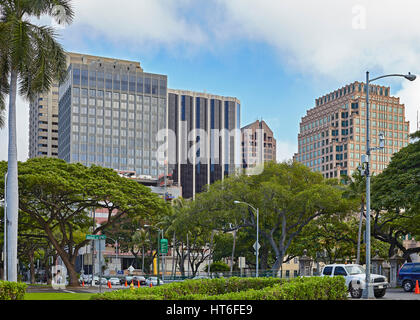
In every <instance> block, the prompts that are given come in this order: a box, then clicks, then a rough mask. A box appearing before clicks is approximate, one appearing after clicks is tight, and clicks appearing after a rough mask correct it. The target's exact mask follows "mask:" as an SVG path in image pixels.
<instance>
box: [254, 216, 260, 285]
mask: <svg viewBox="0 0 420 320" xmlns="http://www.w3.org/2000/svg"><path fill="white" fill-rule="evenodd" d="M259 225H260V224H259V210H258V208H257V244H256V246H255V247H256V249H257V250H256V255H257V265H256V270H255V277H257V278H258V276H259V274H258V256H259V249H260V248H259V246H260V245H259V242H258V240H259V239H258V236H259V233H260V232H259Z"/></svg>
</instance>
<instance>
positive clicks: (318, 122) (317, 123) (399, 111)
mask: <svg viewBox="0 0 420 320" xmlns="http://www.w3.org/2000/svg"><path fill="white" fill-rule="evenodd" d="M361 105H362V107H361V110H360V115H361V116H362V117H363V116H365V110H364V109H365V108H364V106H365V104H364V103H362V104H361ZM353 106H354V107H355V108H357V107H358V103H354V104H352V107H353ZM341 109H345V110H346V109H348V104H345V105H343V106H342V107H341ZM372 110H379V111H383V112H389V113H392V112H393V113H394V115H392V114H388V115H385V114H383V113H379V112H378V119H384V120H385V119H388V120H389V121H399V122H403V116H402V115H403V108H402V107H395V106H385V105H376V104H371V111H372ZM397 114H398V115H400V116H397ZM348 116H349V113H348V112H342V113H341V118H343V119H346V118H348ZM370 116H371V117H372V118H373V119H375V118H376V116H377V113H376V112H370ZM334 119H335V120H338V119H339V113H335V114H333V115H329V116H327V117H324V118H323V119H318V120H315V121H313V122H311V123H309V124H306V125H301V128H300V129H301V132H305V131H308V130H311V129H314V128H318V127H320V126H323V125H325V124H327V123H330V122H331V121H333V120H334Z"/></svg>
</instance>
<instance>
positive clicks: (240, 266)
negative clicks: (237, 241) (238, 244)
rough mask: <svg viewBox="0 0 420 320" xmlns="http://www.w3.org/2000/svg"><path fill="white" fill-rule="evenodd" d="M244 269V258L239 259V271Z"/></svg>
mask: <svg viewBox="0 0 420 320" xmlns="http://www.w3.org/2000/svg"><path fill="white" fill-rule="evenodd" d="M243 268H245V257H239V269H243Z"/></svg>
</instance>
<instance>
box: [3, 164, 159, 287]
mask: <svg viewBox="0 0 420 320" xmlns="http://www.w3.org/2000/svg"><path fill="white" fill-rule="evenodd" d="M6 167H7V164H6V163H5V162H2V163H0V174H1V175H2V176H3V174H4V172H5V170H6ZM2 185H3V184H2ZM19 187H20V189H19V190H20V191H19V207H20V209H21V211H22V212H23V213H24V214H26V215H28V217H30V219H32V220H33V221H34V223H36V224H37V225H38V226H39V227H40V228H41V229H42V230H43V232H44V233H45V234H46V236H47V237H48V240H49V241H50V242H51V243H52V245H53V246H54V248H55V250H57V252H58V254H59V256H60V257H61V258H62V260H63V263H64V264H65V266H66V268H67V270H68V272H69V277H70V281H69V283H70V285H71V286H78V277H77V273H76V270H75V262H76V258H77V255H78V251H79V249H80V248H82V247H83V246H85V245H86V244H88V242H89V241H90V240H86V234H87V232H89V228H90V227H91V225H92V218H91V217H90V216H89V210H92V209H101V210H102V211H105V213H106V214H107V219H106V222H104V223H102V224H101V225H99V226H95V228H94V230H93V231H91V232H92V234H98V233H104V232H105V230H106V229H107V228H109V227H110V226H111V225H112V224H113V223H115V222H116V221H118V220H119V219H120V217H121V216H123V215H127V216H130V217H132V218H133V219H140V218H141V219H144V220H147V219H148V217H153V216H155V215H158V212H164V211H166V210H167V207H166V205H165V203H164V202H163V200H162V199H160V198H159V197H158V196H157V195H155V194H153V193H152V192H151V191H150V189H149V188H147V187H145V186H143V185H141V184H139V183H137V182H135V181H132V180H129V179H126V178H123V177H120V176H119V175H118V174H117V173H116V172H115V171H114V170H112V169H107V168H102V167H98V166H91V167H89V168H88V167H85V166H83V165H81V164H79V163H77V164H68V163H66V162H65V161H63V160H60V159H53V158H37V159H30V160H28V161H27V162H24V163H20V164H19ZM0 188H1V187H0ZM3 192H4V190H3V189H0V194H3Z"/></svg>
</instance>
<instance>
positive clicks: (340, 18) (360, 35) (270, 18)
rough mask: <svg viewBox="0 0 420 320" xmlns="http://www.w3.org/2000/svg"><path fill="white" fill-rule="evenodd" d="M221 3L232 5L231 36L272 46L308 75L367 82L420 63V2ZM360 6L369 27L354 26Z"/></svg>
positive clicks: (286, 0) (266, 0)
mask: <svg viewBox="0 0 420 320" xmlns="http://www.w3.org/2000/svg"><path fill="white" fill-rule="evenodd" d="M218 1H219V3H223V4H224V5H225V7H226V11H225V20H226V21H228V22H226V26H227V28H226V31H225V36H226V33H229V32H230V34H231V37H238V36H240V37H242V38H248V39H253V40H258V41H264V42H266V43H269V44H271V45H272V46H274V47H275V48H277V50H278V52H279V55H280V58H281V59H282V60H283V61H284V62H285V64H287V65H288V66H289V67H290V68H291V69H293V70H295V71H299V72H304V73H305V74H306V75H311V76H315V77H317V76H327V77H330V78H333V79H335V80H339V81H340V82H342V83H345V82H347V81H353V80H355V79H363V73H364V71H366V70H367V69H370V70H373V69H376V70H378V71H386V72H399V73H402V72H407V71H409V70H410V69H412V68H413V67H414V66H416V65H417V64H418V61H419V60H420V50H419V49H420V41H419V40H420V20H419V19H418V14H419V12H420V2H418V1H412V0H398V1H397V0H359V1H354V0H346V1H336V0H318V1H313V0H300V1H295V0H282V1H272V0H259V1H258V3H256V2H255V1H254V0H218ZM355 6H358V7H361V8H364V9H365V13H366V21H365V22H366V28H365V29H354V27H353V25H354V20H355V19H356V18H358V16H357V14H358V11H355V12H353V8H354V7H355ZM356 8H357V7H356ZM296 69H297V70H296Z"/></svg>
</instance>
